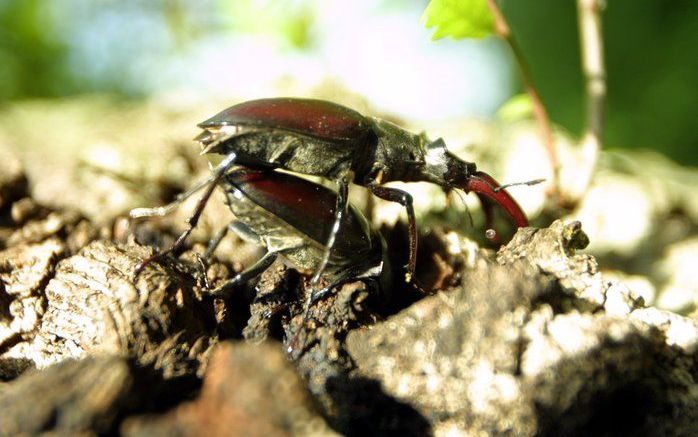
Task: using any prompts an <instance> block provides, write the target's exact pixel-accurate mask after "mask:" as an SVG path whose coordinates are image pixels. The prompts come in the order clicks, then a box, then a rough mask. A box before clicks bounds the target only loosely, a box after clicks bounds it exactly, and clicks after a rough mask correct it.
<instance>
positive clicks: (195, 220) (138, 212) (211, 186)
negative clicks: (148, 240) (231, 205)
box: [129, 153, 236, 278]
mask: <svg viewBox="0 0 698 437" xmlns="http://www.w3.org/2000/svg"><path fill="white" fill-rule="evenodd" d="M235 158H236V154H235V153H230V154H228V155H226V157H225V158H224V159H223V161H221V163H220V164H218V166H216V168H214V169H213V173H212V174H211V176H210V177H209V178H208V179H206V180H205V181H203V182H201V183H199V184H197V185H196V186H194V187H193V188H192V189H190V190H187V191H186V192H185V193H183V195H181V196H177V199H176V200H175V201H174V202H172V203H170V204H169V205H166V206H164V207H161V208H152V209H141V208H137V209H134V210H132V211H131V212H130V214H129V215H130V216H131V217H132V218H138V217H147V216H158V215H165V214H167V213H169V212H170V211H171V210H172V209H174V208H175V207H176V206H178V205H179V204H180V203H182V201H183V200H184V199H186V198H187V197H191V196H192V195H193V194H194V193H196V192H197V191H198V190H200V189H202V188H204V187H206V191H204V194H203V195H202V196H201V197H200V198H199V201H198V202H197V203H196V208H194V212H193V214H192V215H191V216H190V217H189V218H188V219H187V228H186V229H185V230H184V232H182V233H181V234H180V235H179V237H177V239H176V240H175V242H174V243H173V244H172V246H170V247H169V248H168V249H165V250H162V251H160V252H157V253H156V254H154V255H152V256H150V257H148V258H146V259H145V260H143V261H142V262H140V263H139V264H138V265H137V266H136V270H135V272H134V278H138V275H140V274H141V272H142V271H143V269H145V268H146V267H147V266H148V265H149V264H151V263H153V262H156V261H159V260H161V259H163V258H164V257H165V256H167V255H168V254H170V253H173V254H177V253H179V251H180V250H181V249H182V246H183V245H184V242H185V241H186V240H187V238H188V237H189V235H190V234H191V233H192V231H193V230H194V228H195V227H196V226H197V225H198V224H199V219H200V218H201V214H202V213H203V212H204V208H205V207H206V204H207V203H208V201H209V199H210V198H211V195H212V194H213V191H214V190H215V189H216V186H218V183H219V182H220V181H221V179H222V178H223V176H225V173H226V172H227V171H228V169H230V167H232V165H233V163H234V162H235ZM149 212H150V213H153V214H148V213H149Z"/></svg>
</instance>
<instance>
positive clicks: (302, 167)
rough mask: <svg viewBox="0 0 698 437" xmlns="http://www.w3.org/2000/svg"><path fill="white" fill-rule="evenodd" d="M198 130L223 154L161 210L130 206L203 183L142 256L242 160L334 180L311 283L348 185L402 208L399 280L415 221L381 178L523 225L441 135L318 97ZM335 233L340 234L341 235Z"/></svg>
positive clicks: (261, 105)
mask: <svg viewBox="0 0 698 437" xmlns="http://www.w3.org/2000/svg"><path fill="white" fill-rule="evenodd" d="M199 127H201V128H202V129H203V132H202V133H201V134H200V135H199V136H197V137H196V138H195V141H198V142H199V143H200V144H201V146H202V147H203V150H202V152H201V154H208V153H216V154H222V155H225V158H224V159H223V161H222V162H221V163H220V164H219V165H218V167H217V168H216V169H215V170H214V171H213V174H212V175H211V177H210V178H209V179H207V180H206V181H203V182H202V183H200V184H199V185H197V186H195V187H194V188H193V189H191V190H189V191H188V192H186V193H184V194H183V195H181V196H180V197H179V198H178V199H177V200H176V201H175V202H173V203H172V204H170V205H167V206H165V207H161V208H155V209H150V210H135V211H132V213H131V216H132V217H138V216H144V215H162V214H164V213H166V212H167V211H169V210H170V209H172V208H173V207H175V206H176V205H177V204H178V203H180V202H181V200H182V199H184V198H186V197H188V196H190V195H191V194H193V193H194V192H195V191H197V190H198V189H201V188H203V187H206V186H207V185H208V189H207V190H206V192H205V194H204V195H203V196H202V197H201V199H200V201H199V203H198V205H197V208H196V211H195V212H194V214H193V215H192V217H191V218H190V219H189V222H188V224H189V227H188V229H187V230H186V231H185V232H184V233H183V234H182V235H180V238H178V239H177V241H176V242H175V244H174V245H173V247H171V248H170V249H168V250H167V251H165V252H161V253H160V254H158V255H156V256H154V257H153V258H151V259H148V260H146V261H145V262H144V263H142V264H141V267H140V268H142V267H143V266H144V265H145V264H147V263H149V262H151V261H152V260H154V259H156V258H157V257H159V256H163V255H164V254H165V253H168V252H171V251H174V250H178V249H179V248H180V247H181V245H182V244H183V242H184V240H185V239H186V237H187V236H188V235H189V233H190V232H191V230H192V229H193V227H194V226H196V223H197V221H198V218H199V216H200V214H201V211H202V210H203V208H204V206H205V204H206V202H207V201H208V199H209V197H210V195H211V193H212V192H213V189H214V188H215V186H216V185H217V184H218V182H220V181H221V179H222V178H223V176H224V175H225V173H226V171H227V169H228V168H230V167H231V166H232V165H241V166H245V167H249V168H254V169H268V170H271V169H284V170H288V171H292V172H296V173H303V174H308V175H315V176H322V177H325V178H327V179H330V180H334V181H336V183H337V186H338V190H337V196H336V206H335V208H334V222H333V225H332V230H331V232H330V233H329V235H328V238H327V241H326V242H325V250H324V254H323V257H322V261H321V262H320V263H319V265H318V266H317V269H316V271H315V274H314V276H313V279H312V281H311V282H313V283H314V282H316V281H317V280H318V279H319V277H320V276H321V275H322V274H323V272H324V270H325V268H326V266H327V265H328V262H329V259H330V257H331V252H332V250H333V248H334V245H335V243H336V240H337V238H338V235H339V234H340V233H341V232H340V228H341V226H340V225H341V223H342V220H343V218H342V217H343V215H344V214H345V212H346V211H347V203H348V200H347V197H348V196H347V191H348V184H349V183H350V182H353V183H355V184H358V185H362V186H365V187H367V188H368V189H369V190H370V191H371V192H372V193H373V194H374V195H376V196H378V197H379V198H381V199H385V200H389V201H393V202H398V203H400V204H401V205H402V206H403V207H405V209H406V211H407V217H408V229H409V261H408V264H407V266H406V267H407V272H406V275H405V279H406V280H407V281H410V280H411V279H412V277H413V275H414V270H415V266H416V257H417V227H416V220H415V215H414V209H413V207H412V197H411V196H410V195H409V193H406V192H404V191H402V190H399V189H397V188H392V187H386V186H383V185H382V184H384V183H386V182H391V181H404V182H419V181H425V182H431V183H434V184H437V185H439V186H440V187H442V188H443V189H444V190H445V191H450V190H454V189H461V190H463V191H465V192H466V193H467V192H471V191H472V192H474V193H476V194H477V196H478V197H479V198H480V200H481V201H482V204H483V209H484V211H485V215H486V219H487V222H488V225H491V222H492V217H493V205H494V204H498V205H499V206H501V207H502V208H503V209H504V210H505V211H506V212H507V213H508V214H509V215H510V216H511V218H512V219H513V221H514V223H515V224H516V226H517V227H523V226H528V220H527V218H526V215H525V214H524V212H523V211H522V210H521V207H519V205H518V204H517V203H516V201H515V200H514V199H513V198H512V197H511V196H510V195H509V193H508V192H507V191H506V190H505V189H504V187H502V186H500V185H499V183H497V181H495V180H494V179H493V178H492V177H491V176H489V175H488V174H487V173H484V172H482V171H478V170H477V168H476V166H475V164H474V163H471V162H466V161H463V160H461V159H459V158H458V157H456V156H455V155H453V154H451V153H450V152H449V151H448V150H447V149H446V145H445V144H444V141H443V140H442V139H440V138H439V139H437V140H435V141H432V142H430V141H428V140H427V139H426V137H425V136H424V135H416V134H413V133H410V132H408V131H406V130H404V129H402V128H400V127H398V126H396V125H395V124H393V123H390V122H388V121H385V120H381V119H379V118H375V117H368V116H363V115H361V114H359V113H358V112H356V111H354V110H352V109H350V108H347V107H344V106H341V105H338V104H336V103H332V102H327V101H323V100H313V99H301V98H271V99H260V100H252V101H248V102H244V103H240V104H238V105H234V106H231V107H230V108H228V109H226V110H224V111H222V112H220V113H219V114H217V115H215V116H213V117H212V118H210V119H208V120H206V121H204V122H202V123H200V124H199ZM340 238H341V237H340Z"/></svg>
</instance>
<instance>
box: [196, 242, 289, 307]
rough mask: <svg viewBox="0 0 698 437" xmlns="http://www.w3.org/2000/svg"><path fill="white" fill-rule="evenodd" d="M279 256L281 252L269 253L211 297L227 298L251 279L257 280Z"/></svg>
mask: <svg viewBox="0 0 698 437" xmlns="http://www.w3.org/2000/svg"><path fill="white" fill-rule="evenodd" d="M278 256H279V252H267V253H265V254H264V256H263V257H262V258H260V259H259V261H257V262H256V263H254V264H253V265H252V266H250V267H248V268H247V269H245V270H243V271H242V272H240V273H238V274H237V275H235V276H234V277H233V278H232V279H230V280H228V281H227V282H226V283H225V284H223V285H220V286H218V287H216V288H214V289H213V290H211V291H210V292H209V294H210V295H212V296H214V297H220V298H226V297H228V295H229V294H230V291H231V290H232V289H233V288H235V287H236V286H238V285H239V284H243V283H245V282H247V281H249V280H251V279H254V278H256V277H257V276H259V275H260V274H262V272H264V271H265V270H266V269H268V268H269V266H270V265H272V264H273V263H274V261H276V258H277V257H278Z"/></svg>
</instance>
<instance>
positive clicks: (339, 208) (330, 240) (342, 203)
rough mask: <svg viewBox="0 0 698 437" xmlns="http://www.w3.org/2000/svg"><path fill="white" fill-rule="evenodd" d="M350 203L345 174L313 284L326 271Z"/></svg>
mask: <svg viewBox="0 0 698 437" xmlns="http://www.w3.org/2000/svg"><path fill="white" fill-rule="evenodd" d="M348 203H349V180H348V179H347V177H346V176H343V177H342V178H341V179H339V180H338V181H337V204H336V206H335V212H334V223H333V224H332V229H331V230H330V235H329V237H327V242H326V243H325V249H324V251H323V254H322V260H321V261H320V264H319V265H318V267H317V269H316V270H315V274H313V277H312V279H311V280H310V284H311V285H315V284H317V282H318V281H319V280H320V276H322V273H323V272H324V271H325V268H326V267H327V263H328V262H329V260H330V252H331V251H332V247H333V246H334V242H335V240H336V238H337V233H338V232H339V225H340V224H341V223H342V217H344V214H345V213H346V211H347V205H348Z"/></svg>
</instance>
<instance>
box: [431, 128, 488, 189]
mask: <svg viewBox="0 0 698 437" xmlns="http://www.w3.org/2000/svg"><path fill="white" fill-rule="evenodd" d="M424 150H425V154H424V165H423V167H422V169H421V175H420V176H421V177H420V180H425V181H428V182H432V183H435V184H438V185H440V186H442V187H443V188H444V189H447V190H449V189H452V188H460V187H461V186H462V185H463V184H464V183H465V181H466V180H467V179H468V178H470V176H471V175H473V174H474V173H475V172H476V170H477V167H476V166H475V163H472V162H467V161H463V160H462V159H460V158H458V157H457V156H455V155H454V154H452V153H451V152H449V151H448V149H446V144H445V143H444V140H443V139H442V138H439V139H437V140H436V141H432V142H430V143H429V142H427V143H426V144H425V146H424Z"/></svg>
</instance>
